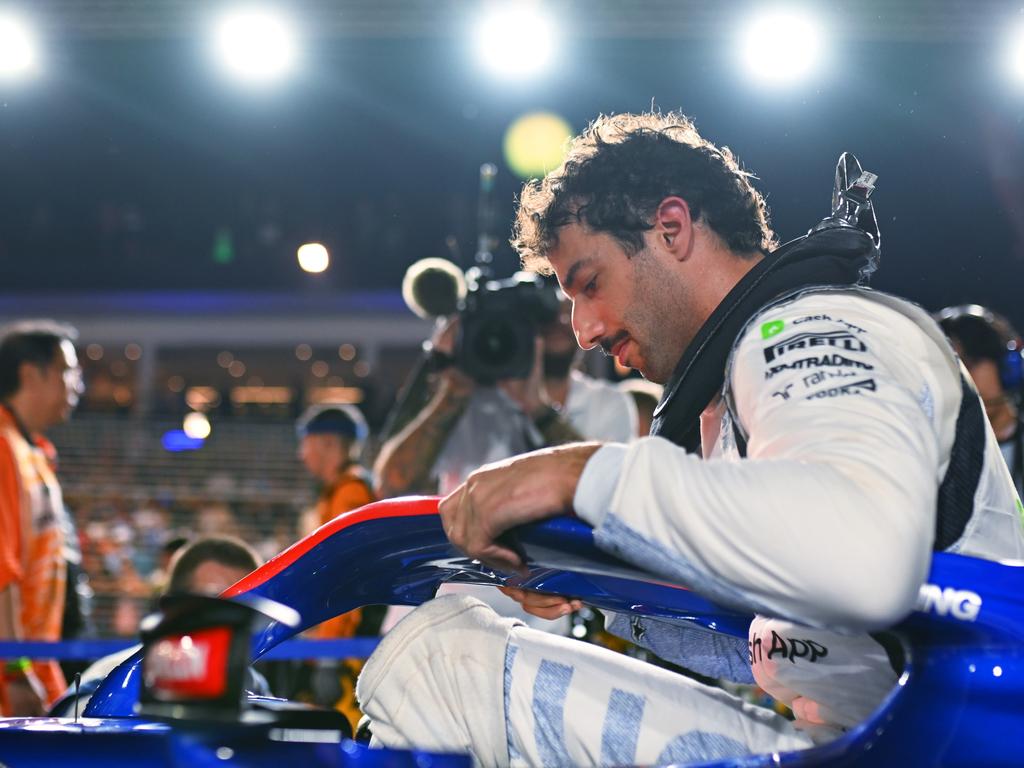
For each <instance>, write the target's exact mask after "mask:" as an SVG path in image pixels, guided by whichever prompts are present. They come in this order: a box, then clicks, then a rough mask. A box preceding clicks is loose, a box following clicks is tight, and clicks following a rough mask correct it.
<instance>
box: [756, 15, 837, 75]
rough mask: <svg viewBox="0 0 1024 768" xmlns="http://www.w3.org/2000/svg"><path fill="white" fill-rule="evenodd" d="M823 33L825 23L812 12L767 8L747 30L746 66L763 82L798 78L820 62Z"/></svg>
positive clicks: (809, 71)
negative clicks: (819, 20)
mask: <svg viewBox="0 0 1024 768" xmlns="http://www.w3.org/2000/svg"><path fill="white" fill-rule="evenodd" d="M823 36H824V35H823V30H822V26H821V24H820V23H819V22H818V21H817V20H816V19H815V18H813V17H812V16H809V15H807V14H805V13H802V12H800V11H797V10H791V9H782V8H778V9H774V10H769V11H765V12H763V13H762V14H760V15H758V16H756V17H755V18H754V19H752V20H751V21H750V23H749V24H748V25H747V26H746V28H745V29H744V30H743V34H742V37H741V42H740V45H741V55H742V57H743V64H744V67H745V69H746V70H747V72H748V73H749V74H750V75H751V76H752V77H753V78H754V79H756V80H759V81H761V82H763V83H770V84H774V85H783V84H789V83H795V82H798V81H800V80H803V79H805V78H806V77H807V76H808V75H810V73H811V71H812V70H813V69H814V68H815V66H817V65H818V63H819V62H820V60H821V55H822V48H823V46H822V39H823Z"/></svg>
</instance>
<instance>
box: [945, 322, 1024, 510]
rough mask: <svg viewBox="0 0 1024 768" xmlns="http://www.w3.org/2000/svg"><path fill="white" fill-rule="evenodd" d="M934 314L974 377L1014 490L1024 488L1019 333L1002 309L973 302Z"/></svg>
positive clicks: (1023, 362) (1023, 371)
mask: <svg viewBox="0 0 1024 768" xmlns="http://www.w3.org/2000/svg"><path fill="white" fill-rule="evenodd" d="M937 319H938V321H939V324H940V325H941V326H942V330H943V331H945V333H946V335H947V336H948V337H949V340H950V341H951V342H952V344H953V347H954V348H955V349H956V352H957V354H958V355H959V356H960V359H961V360H963V361H964V365H965V366H967V370H968V371H970V374H971V378H972V379H974V384H975V386H976V387H977V388H978V393H979V394H980V395H981V399H982V401H983V402H984V403H985V413H986V415H987V416H988V420H989V422H990V423H991V424H992V429H993V430H994V431H995V433H996V437H997V438H998V439H999V446H1000V448H1001V449H1002V451H1003V458H1005V459H1006V465H1007V466H1008V467H1009V468H1010V474H1011V475H1012V476H1013V482H1014V485H1016V486H1017V493H1018V494H1019V495H1020V494H1024V450H1022V441H1024V429H1022V425H1021V418H1020V402H1021V394H1022V391H1024V358H1022V357H1021V338H1020V335H1019V334H1018V333H1017V331H1016V330H1014V328H1013V326H1012V325H1010V323H1009V322H1008V321H1007V320H1006V318H1004V317H1003V316H1002V315H999V314H997V313H996V312H993V311H992V310H990V309H986V308H985V307H982V306H979V305H977V304H965V305H962V306H958V307H946V308H945V309H943V310H941V311H940V312H938V314H937Z"/></svg>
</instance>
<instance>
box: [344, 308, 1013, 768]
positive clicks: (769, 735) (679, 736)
mask: <svg viewBox="0 0 1024 768" xmlns="http://www.w3.org/2000/svg"><path fill="white" fill-rule="evenodd" d="M961 370H962V368H961V366H960V365H959V363H958V362H957V361H956V359H955V358H954V356H953V354H952V352H951V350H950V348H949V346H948V344H946V342H945V340H944V339H943V337H942V335H941V332H940V331H939V330H938V328H937V327H936V326H935V324H934V323H932V321H931V320H930V318H929V317H928V316H927V314H926V313H925V312H923V311H922V310H920V309H919V308H918V307H916V306H914V305H912V304H910V303H909V302H905V301H902V300H899V299H895V298H893V297H889V296H886V295H884V294H878V293H875V292H871V291H867V290H863V289H843V290H827V291H823V290H818V291H810V292H807V293H804V294H802V295H800V296H798V297H797V298H795V299H791V300H788V301H785V302H783V303H779V304H775V305H772V306H769V307H768V308H767V309H763V310H762V311H761V312H760V313H759V314H757V315H756V316H755V317H754V319H753V320H752V321H751V322H750V323H749V324H748V325H747V327H746V329H745V331H744V332H743V333H742V334H740V336H739V338H738V340H737V342H736V345H735V346H734V349H733V352H732V355H731V357H730V362H729V366H728V369H727V375H726V379H725V380H726V384H725V392H724V396H723V397H721V398H717V399H716V400H715V402H713V403H711V404H710V405H709V406H708V408H707V409H706V410H705V411H704V413H703V414H702V416H701V442H702V446H703V452H704V454H705V455H704V459H701V458H699V457H697V456H693V455H687V454H686V453H685V452H684V451H683V450H682V449H681V448H679V447H677V446H675V445H673V444H672V443H670V442H668V441H667V440H664V439H661V438H657V437H651V438H644V439H641V440H639V441H636V442H633V443H631V444H629V445H618V444H613V445H607V446H605V447H603V448H601V449H600V450H599V451H598V452H597V453H596V454H595V455H594V456H593V457H592V458H591V459H590V461H589V462H588V464H587V466H586V469H585V471H584V474H583V476H582V478H581V481H580V484H579V486H578V488H577V492H576V497H575V507H576V511H577V514H579V516H580V517H581V518H583V519H584V520H586V521H587V522H589V523H590V524H591V525H593V526H594V529H595V539H596V541H597V543H598V545H599V546H600V547H601V548H602V549H605V550H607V551H609V552H612V553H614V554H616V555H618V556H620V557H622V558H623V559H625V560H628V561H630V562H632V563H634V564H637V565H639V566H642V567H644V568H645V569H647V570H648V571H652V572H654V573H657V574H659V575H661V576H663V577H665V578H670V579H672V580H675V581H677V582H679V583H683V584H687V585H689V586H691V587H692V588H694V589H695V590H696V591H698V592H701V593H702V594H704V595H706V596H708V597H709V598H711V599H715V600H718V601H721V602H726V603H729V604H732V605H741V606H745V607H747V608H749V609H751V610H753V611H755V612H756V613H757V616H756V617H755V619H754V620H753V622H752V623H751V625H750V630H749V637H748V640H747V642H743V641H737V640H736V639H735V638H731V637H728V636H725V635H719V634H715V633H712V632H709V631H705V630H702V629H699V628H696V627H693V626H691V625H685V624H676V623H672V622H667V621H659V620H650V619H633V620H632V621H631V620H630V619H629V618H628V617H622V616H610V617H608V621H607V625H608V628H609V629H610V630H611V631H613V632H615V633H616V634H620V635H622V636H624V637H626V638H628V639H631V640H634V641H637V642H640V643H641V644H643V645H645V646H647V647H649V648H651V650H653V651H654V652H656V653H657V654H658V655H660V656H662V657H664V658H667V659H669V660H672V661H674V662H676V663H679V664H682V665H684V666H686V667H688V668H690V669H693V670H695V671H697V672H701V673H703V674H705V675H710V676H714V677H722V678H728V679H732V680H736V681H741V682H752V681H755V680H756V681H757V683H758V684H759V685H761V686H762V687H763V688H764V689H765V690H766V691H767V692H768V693H770V694H771V695H773V696H774V697H776V698H777V699H779V700H781V701H783V702H785V703H786V704H788V705H789V706H790V707H791V708H792V709H793V712H794V714H795V716H796V720H795V721H794V722H790V721H787V720H785V719H784V718H782V717H779V716H778V715H775V714H773V713H771V712H768V711H766V710H761V709H758V708H756V707H753V706H750V705H747V704H745V703H743V702H741V701H739V700H738V699H736V698H734V697H732V696H730V695H729V694H727V693H725V692H723V691H721V690H717V689H712V688H708V687H706V686H702V685H700V684H697V683H694V682H693V681H691V680H689V679H686V678H683V677H681V676H678V675H674V674H672V673H669V672H667V671H665V670H662V669H657V668H654V667H652V666H651V665H647V664H643V663H642V662H639V661H637V660H635V659H630V658H626V657H623V656H620V655H616V654H614V653H612V652H610V651H606V650H604V649H601V648H596V647H593V646H588V645H586V644H582V643H579V642H578V641H572V640H568V639H565V638H559V637H551V636H548V635H545V634H544V633H541V632H536V631H534V630H530V629H528V628H526V627H523V626H521V625H517V624H516V623H515V622H514V621H512V620H508V619H499V618H498V617H496V616H494V615H493V614H492V613H490V611H489V609H487V608H486V607H484V606H482V604H479V603H476V602H474V601H471V600H469V599H467V598H459V597H454V596H453V597H448V598H441V599H439V600H435V601H433V602H431V603H428V604H426V605H424V606H422V607H421V608H419V609H418V610H417V611H415V612H414V613H413V614H412V615H411V616H409V617H408V618H407V619H405V620H404V621H403V622H402V623H401V624H399V626H398V627H397V628H396V629H395V630H394V631H393V632H392V633H391V634H390V635H389V636H387V637H385V638H384V640H383V642H382V643H381V646H380V647H379V648H378V650H377V652H376V653H375V654H374V655H373V656H372V657H371V659H370V660H369V662H368V663H367V665H366V668H365V669H364V671H363V675H362V678H361V679H360V681H359V698H360V702H361V705H362V708H363V711H364V712H366V713H367V714H368V715H369V716H370V718H371V720H372V728H373V732H374V735H375V738H376V739H377V740H378V741H379V742H380V743H382V744H384V745H386V746H393V747H408V746H417V747H420V748H427V749H432V750H452V751H470V752H472V754H473V755H474V756H475V758H476V759H477V760H478V761H479V762H480V763H482V764H484V765H507V764H512V765H544V766H549V765H612V764H620V765H621V764H632V765H636V764H658V763H670V762H685V761H689V760H710V759H716V758H724V757H732V756H739V755H745V754H751V753H758V752H770V751H775V750H787V749H797V748H801V747H806V746H810V745H812V744H814V743H819V742H821V741H825V740H829V739H831V738H835V737H836V736H837V735H839V734H841V733H842V732H843V731H844V730H845V729H847V728H849V727H851V726H853V725H855V724H856V723H858V722H860V721H862V720H863V719H864V718H866V717H867V716H868V715H869V714H870V713H871V711H872V710H873V709H874V708H875V707H876V706H877V705H878V704H879V703H880V702H881V700H882V698H883V697H884V696H885V695H886V693H887V692H888V691H889V690H890V689H891V687H892V685H893V684H894V682H895V680H896V672H895V671H894V669H893V666H892V664H891V663H890V660H889V658H888V656H887V654H886V651H885V650H884V649H883V647H882V646H881V645H880V644H879V643H878V642H876V641H875V640H874V639H873V638H872V637H871V636H870V635H869V634H868V632H870V631H873V630H877V629H883V628H885V627H888V626H890V625H892V624H893V623H895V622H898V621H899V620H900V619H902V618H903V617H904V616H905V615H906V614H907V613H908V612H909V611H911V610H912V609H913V608H914V605H915V601H916V600H917V597H918V591H919V588H920V587H921V585H922V583H923V582H924V580H925V578H926V575H927V571H928V567H929V563H930V559H931V552H932V544H933V541H934V540H935V536H936V506H937V496H938V488H939V485H940V483H941V482H942V480H943V477H944V475H945V472H946V469H947V465H948V464H949V461H950V454H951V450H952V446H953V442H954V437H955V433H956V422H957V415H958V413H959V409H960V404H961V400H962V397H963V391H964V390H963V389H962V384H961V377H960V376H961ZM985 428H986V435H985V440H986V444H985V451H984V463H983V467H982V470H981V478H980V482H979V483H978V487H977V489H976V491H975V494H974V505H973V513H971V515H970V517H969V518H968V519H967V522H966V526H965V527H964V529H963V531H962V534H961V535H960V537H959V539H958V540H957V541H955V542H954V543H953V544H952V546H951V547H949V550H950V551H955V552H962V553H964V554H969V555H974V556H977V557H984V558H992V559H995V558H1022V557H1024V528H1022V520H1021V517H1020V514H1019V512H1018V509H1019V503H1020V502H1019V500H1018V499H1017V496H1016V492H1015V490H1014V488H1013V484H1012V481H1011V479H1010V476H1009V473H1008V471H1007V469H1006V466H1005V464H1004V462H1003V459H1002V457H1001V455H1000V452H999V447H998V444H997V442H996V440H995V437H994V435H993V433H992V431H991V429H990V428H988V426H987V424H986V427H985ZM738 436H742V437H744V438H745V439H746V458H744V459H740V457H739V453H738V451H737V437H738ZM780 616H785V617H787V620H783V619H780V618H772V617H780Z"/></svg>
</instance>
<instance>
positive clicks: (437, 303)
mask: <svg viewBox="0 0 1024 768" xmlns="http://www.w3.org/2000/svg"><path fill="white" fill-rule="evenodd" d="M465 296H466V278H465V276H464V275H463V274H462V270H461V269H459V268H458V267H457V266H455V264H453V263H452V262H450V261H448V260H447V259H439V258H429V259H420V260H419V261H417V262H415V263H414V264H413V265H412V266H410V267H409V268H408V269H407V270H406V271H405V277H404V278H402V298H403V299H405V304H406V306H407V307H409V309H411V310H412V311H413V312H415V313H416V314H417V315H419V316H420V317H422V318H424V319H429V318H433V317H445V316H447V315H452V314H455V313H456V312H457V311H458V309H459V302H460V301H462V299H464V298H465Z"/></svg>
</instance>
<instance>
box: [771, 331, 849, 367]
mask: <svg viewBox="0 0 1024 768" xmlns="http://www.w3.org/2000/svg"><path fill="white" fill-rule="evenodd" d="M822 347H831V348H833V349H841V350H844V351H846V352H866V351H867V349H868V348H867V345H866V344H865V343H864V342H863V341H861V340H860V339H858V338H857V337H856V336H854V335H853V334H852V333H850V332H849V331H830V332H828V333H798V334H797V335H796V336H791V337H790V338H788V339H784V340H783V341H780V342H777V343H775V344H772V345H771V346H768V347H765V349H764V361H765V362H766V363H770V362H772V361H773V360H776V359H778V358H780V357H783V356H784V355H788V354H789V353H790V352H795V351H798V350H804V349H819V348H822Z"/></svg>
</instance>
